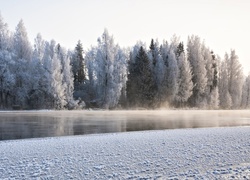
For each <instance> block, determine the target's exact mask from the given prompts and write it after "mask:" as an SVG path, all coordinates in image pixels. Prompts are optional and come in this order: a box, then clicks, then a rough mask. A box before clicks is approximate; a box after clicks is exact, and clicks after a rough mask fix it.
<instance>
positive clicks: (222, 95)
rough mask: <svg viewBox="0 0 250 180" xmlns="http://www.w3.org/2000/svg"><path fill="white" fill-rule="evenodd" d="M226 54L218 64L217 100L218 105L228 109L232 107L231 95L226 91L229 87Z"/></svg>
mask: <svg viewBox="0 0 250 180" xmlns="http://www.w3.org/2000/svg"><path fill="white" fill-rule="evenodd" d="M227 60H228V55H227V54H226V55H225V60H224V61H222V63H221V66H220V77H219V100H220V107H221V108H223V109H229V108H231V107H232V97H231V95H230V93H229V91H228V89H229V72H228V68H227V63H226V61H227Z"/></svg>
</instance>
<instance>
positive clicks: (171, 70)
mask: <svg viewBox="0 0 250 180" xmlns="http://www.w3.org/2000/svg"><path fill="white" fill-rule="evenodd" d="M167 64H168V65H167V73H166V74H167V92H166V94H167V100H168V102H169V103H173V102H174V99H175V96H176V94H177V92H178V76H179V68H178V64H177V58H176V55H175V53H174V50H173V49H172V48H171V49H170V51H169V55H168V60H167Z"/></svg>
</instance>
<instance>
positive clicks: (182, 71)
mask: <svg viewBox="0 0 250 180" xmlns="http://www.w3.org/2000/svg"><path fill="white" fill-rule="evenodd" d="M178 59H179V60H178V62H179V77H178V85H179V87H178V92H177V94H176V96H175V101H176V102H177V105H179V106H183V105H185V103H186V102H187V101H188V99H189V97H190V96H191V95H192V93H193V82H192V71H191V67H190V63H189V61H188V60H187V58H186V56H185V54H184V52H182V53H181V54H180V55H179V58H178Z"/></svg>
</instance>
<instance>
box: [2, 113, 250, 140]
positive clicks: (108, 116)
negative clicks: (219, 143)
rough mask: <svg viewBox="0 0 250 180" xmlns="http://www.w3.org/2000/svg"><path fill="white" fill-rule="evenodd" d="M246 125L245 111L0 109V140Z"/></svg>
mask: <svg viewBox="0 0 250 180" xmlns="http://www.w3.org/2000/svg"><path fill="white" fill-rule="evenodd" d="M249 125H250V112H249V111H248V110H239V111H236V110H228V111H218V110H217V111H211V110H157V111H146V110H141V111H15V112H0V140H10V139H25V138H39V137H55V136H69V135H83V134H97V133H113V132H126V131H142V130H162V129H181V128H204V127H227V126H249Z"/></svg>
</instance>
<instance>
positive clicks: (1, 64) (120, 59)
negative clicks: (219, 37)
mask: <svg viewBox="0 0 250 180" xmlns="http://www.w3.org/2000/svg"><path fill="white" fill-rule="evenodd" d="M83 43H84V42H83ZM84 102H85V103H86V105H87V107H99V108H106V109H113V108H126V109H130V108H147V109H155V108H162V107H166V108H168V107H175V108H184V107H185V108H186V107H189V108H202V109H219V108H221V109H239V108H249V107H250V75H248V76H247V77H245V76H244V74H243V68H242V66H241V64H240V61H239V58H238V56H237V55H236V52H235V50H231V51H230V52H229V53H226V54H225V57H224V58H223V59H221V58H220V57H219V56H218V55H216V54H215V53H214V51H212V50H211V49H209V48H208V47H207V46H206V44H205V43H204V42H202V41H201V40H200V37H198V36H195V35H192V36H189V37H188V41H187V44H186V48H185V45H184V43H183V42H181V41H180V39H179V38H178V37H177V36H173V37H172V38H171V41H170V42H168V41H166V40H164V41H163V42H162V43H159V42H158V40H154V39H152V40H151V42H150V45H149V46H146V45H145V43H143V42H137V43H136V44H135V45H134V46H133V47H131V48H126V49H125V48H121V47H120V46H119V45H118V44H117V43H115V42H114V38H113V36H112V35H110V34H109V32H108V30H107V29H105V30H104V32H103V34H102V35H101V37H99V38H98V41H97V45H96V46H92V47H91V48H90V49H89V50H85V51H84V50H83V45H82V42H81V41H78V42H77V44H76V47H75V49H74V50H68V49H65V48H64V47H63V46H61V45H60V44H59V43H56V42H55V41H54V40H51V41H46V40H44V39H43V38H42V36H41V34H38V35H37V37H36V38H35V39H34V44H33V45H32V44H31V43H30V41H29V39H28V36H27V31H26V28H25V26H24V22H23V21H22V20H21V21H20V22H19V23H18V25H17V27H16V29H15V32H10V31H9V30H8V26H7V24H6V23H5V22H4V20H3V18H2V17H1V16H0V108H1V109H11V108H13V107H16V108H17V107H20V108H23V109H42V108H46V109H48V108H49V109H81V108H83V107H84V106H85V103H84Z"/></svg>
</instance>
